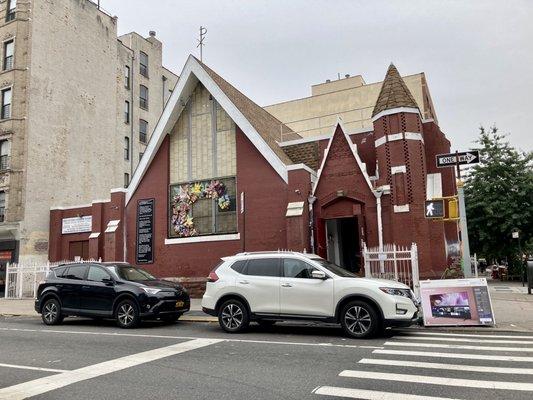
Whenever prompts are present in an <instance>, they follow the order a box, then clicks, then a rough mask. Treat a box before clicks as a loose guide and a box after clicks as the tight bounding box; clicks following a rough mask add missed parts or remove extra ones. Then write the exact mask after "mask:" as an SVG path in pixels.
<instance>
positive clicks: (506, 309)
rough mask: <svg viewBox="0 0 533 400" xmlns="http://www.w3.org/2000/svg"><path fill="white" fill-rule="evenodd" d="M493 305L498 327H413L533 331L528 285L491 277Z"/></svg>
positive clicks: (1, 307)
mask: <svg viewBox="0 0 533 400" xmlns="http://www.w3.org/2000/svg"><path fill="white" fill-rule="evenodd" d="M488 282H489V291H490V296H491V299H492V308H493V312H494V315H495V319H496V326H495V327H486V326H480V327H431V328H420V327H415V328H413V329H426V330H427V329H431V330H438V331H443V330H445V331H461V332H473V331H482V332H490V331H494V330H496V331H514V332H533V294H532V295H528V294H527V288H525V287H522V283H520V282H500V281H492V280H490V279H488ZM33 304H34V300H33V299H23V300H6V299H0V316H1V315H4V316H34V317H36V316H37V315H38V314H37V313H36V312H35V310H34V309H33ZM181 320H183V321H195V322H216V321H217V318H215V317H211V316H209V315H207V314H204V313H203V312H202V307H201V300H200V299H191V310H190V311H189V312H188V313H187V314H185V315H184V316H183V317H182V318H181Z"/></svg>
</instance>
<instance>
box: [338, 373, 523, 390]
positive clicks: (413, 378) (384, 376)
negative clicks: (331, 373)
mask: <svg viewBox="0 0 533 400" xmlns="http://www.w3.org/2000/svg"><path fill="white" fill-rule="evenodd" d="M339 376H343V377H346V378H358V379H376V380H385V381H396V382H411V383H424V384H429V385H444V386H456V387H470V388H477V389H499V390H520V391H533V383H523V382H501V381H479V380H473V379H457V378H444V377H440V376H425V375H408V374H392V373H388V372H371V371H352V370H345V371H342V372H341V373H340V374H339Z"/></svg>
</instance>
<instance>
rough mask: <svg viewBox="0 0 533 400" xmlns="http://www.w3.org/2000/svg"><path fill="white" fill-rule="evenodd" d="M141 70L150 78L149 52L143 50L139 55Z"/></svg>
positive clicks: (142, 73)
mask: <svg viewBox="0 0 533 400" xmlns="http://www.w3.org/2000/svg"><path fill="white" fill-rule="evenodd" d="M139 72H140V74H141V75H142V76H145V77H147V78H148V54H146V53H143V52H142V51H141V53H140V55H139Z"/></svg>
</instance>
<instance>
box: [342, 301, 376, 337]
mask: <svg viewBox="0 0 533 400" xmlns="http://www.w3.org/2000/svg"><path fill="white" fill-rule="evenodd" d="M344 320H345V322H346V327H347V328H348V330H349V331H350V332H352V333H353V334H355V335H364V334H365V333H366V332H368V330H369V329H370V327H371V325H372V318H371V317H370V314H369V313H368V311H367V310H365V309H364V308H363V307H360V306H353V307H351V308H349V309H348V310H347V311H346V314H345V315H344Z"/></svg>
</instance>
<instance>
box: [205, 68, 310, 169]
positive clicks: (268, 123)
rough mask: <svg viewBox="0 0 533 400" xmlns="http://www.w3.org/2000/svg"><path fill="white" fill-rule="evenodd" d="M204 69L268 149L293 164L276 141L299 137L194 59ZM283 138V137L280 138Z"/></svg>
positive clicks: (286, 162) (287, 163) (284, 161)
mask: <svg viewBox="0 0 533 400" xmlns="http://www.w3.org/2000/svg"><path fill="white" fill-rule="evenodd" d="M196 60H197V61H198V62H199V63H200V65H201V66H202V67H203V68H204V69H205V71H206V72H207V73H208V74H209V76H210V77H211V78H212V79H213V80H214V81H215V83H216V84H217V85H218V87H220V89H221V90H222V91H223V92H224V93H225V94H226V96H228V98H229V99H230V101H231V102H232V103H233V104H235V106H236V107H237V108H238V109H239V111H240V112H241V113H242V114H243V115H244V117H245V118H246V119H247V120H248V121H249V122H250V124H252V126H253V127H254V128H255V130H256V131H257V133H259V134H260V135H261V137H262V138H263V139H264V140H265V142H266V143H267V144H268V145H269V146H270V148H271V149H272V150H273V151H274V152H275V153H276V155H277V156H278V157H279V158H280V160H281V161H283V163H285V164H286V165H290V164H293V161H292V160H291V159H290V157H289V156H287V154H285V152H284V151H283V150H282V149H281V147H280V146H279V145H278V141H282V140H283V141H284V140H294V139H301V136H300V135H298V134H297V133H295V132H294V131H293V130H292V129H291V128H289V127H288V126H286V125H285V124H284V123H283V122H281V121H280V120H278V119H277V118H276V117H274V116H273V115H272V114H270V113H269V112H268V111H266V110H265V109H263V108H262V107H260V106H258V105H257V104H256V103H254V102H253V101H252V100H250V99H249V98H248V97H246V96H245V95H244V94H242V93H241V92H240V91H239V90H237V89H236V88H235V87H234V86H233V85H231V84H230V83H228V82H227V81H226V80H225V79H224V78H222V77H221V76H220V75H218V74H217V73H216V72H215V71H213V70H212V69H211V68H209V67H208V66H207V65H205V64H204V63H203V62H201V61H200V60H198V59H196ZM282 136H283V137H282Z"/></svg>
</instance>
